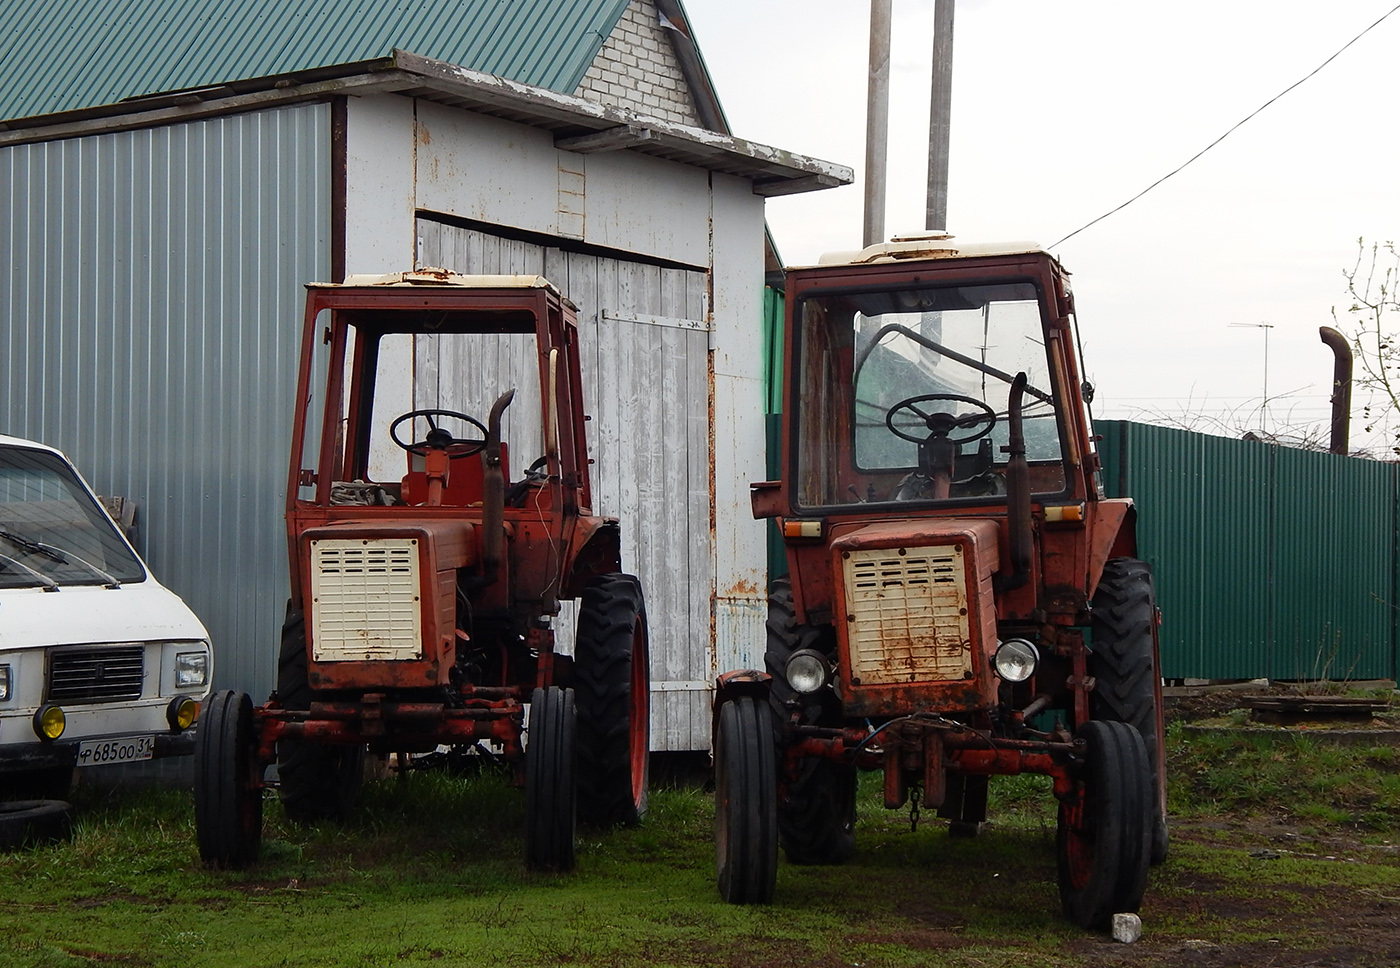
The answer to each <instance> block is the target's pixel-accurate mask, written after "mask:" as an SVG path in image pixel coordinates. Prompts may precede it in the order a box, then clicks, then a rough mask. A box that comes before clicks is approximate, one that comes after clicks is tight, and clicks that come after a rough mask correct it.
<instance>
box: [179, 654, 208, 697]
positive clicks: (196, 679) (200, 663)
mask: <svg viewBox="0 0 1400 968" xmlns="http://www.w3.org/2000/svg"><path fill="white" fill-rule="evenodd" d="M208 681H209V655H208V653H206V652H181V653H179V654H178V655H176V656H175V688H176V689H191V688H193V687H195V686H202V685H205V684H206V683H207V682H208Z"/></svg>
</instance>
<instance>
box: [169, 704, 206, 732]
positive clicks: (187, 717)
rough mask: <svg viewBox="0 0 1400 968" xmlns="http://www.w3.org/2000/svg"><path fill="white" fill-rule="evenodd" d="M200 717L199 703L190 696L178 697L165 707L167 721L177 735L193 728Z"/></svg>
mask: <svg viewBox="0 0 1400 968" xmlns="http://www.w3.org/2000/svg"><path fill="white" fill-rule="evenodd" d="M198 716H199V703H197V702H195V701H194V700H193V699H191V698H190V697H189V696H176V697H175V698H174V699H172V700H170V705H168V706H166V707H165V721H166V722H167V723H169V724H170V728H171V730H173V731H174V732H177V733H180V732H183V731H185V730H187V729H189V728H190V727H191V726H193V725H194V721H195V719H196V718H197V717H198Z"/></svg>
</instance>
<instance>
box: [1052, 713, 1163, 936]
mask: <svg viewBox="0 0 1400 968" xmlns="http://www.w3.org/2000/svg"><path fill="white" fill-rule="evenodd" d="M1078 738H1080V739H1083V740H1084V741H1085V744H1086V745H1085V751H1084V765H1083V770H1082V773H1081V775H1080V778H1079V779H1080V784H1079V793H1078V796H1077V797H1075V798H1074V799H1072V800H1069V801H1062V802H1061V803H1060V822H1059V830H1058V832H1057V835H1056V838H1055V841H1056V843H1055V846H1056V853H1057V854H1058V860H1059V884H1060V901H1061V902H1062V904H1063V905H1064V912H1065V916H1066V917H1067V918H1069V919H1070V920H1071V921H1073V922H1074V923H1075V924H1078V925H1079V926H1081V927H1084V928H1089V929H1091V930H1092V929H1101V928H1105V927H1107V926H1108V923H1109V921H1110V919H1111V918H1112V917H1113V915H1114V914H1117V913H1126V912H1131V911H1136V910H1137V909H1138V906H1139V905H1140V904H1141V903H1142V895H1143V892H1144V891H1145V890H1146V889H1147V868H1148V859H1149V856H1150V853H1151V830H1150V823H1149V818H1150V817H1151V810H1150V809H1149V807H1150V804H1151V797H1152V781H1151V777H1150V774H1149V773H1148V766H1147V750H1146V748H1145V747H1144V746H1143V743H1142V737H1141V736H1140V735H1139V734H1138V732H1137V730H1135V729H1133V728H1132V727H1131V726H1129V725H1128V724H1127V723H1120V722H1106V721H1102V720H1091V721H1089V722H1088V723H1085V724H1084V726H1083V728H1082V729H1080V730H1079V734H1078Z"/></svg>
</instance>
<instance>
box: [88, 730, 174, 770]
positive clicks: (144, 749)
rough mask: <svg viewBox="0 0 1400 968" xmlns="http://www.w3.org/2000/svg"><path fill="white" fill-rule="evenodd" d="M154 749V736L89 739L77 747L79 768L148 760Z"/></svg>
mask: <svg viewBox="0 0 1400 968" xmlns="http://www.w3.org/2000/svg"><path fill="white" fill-rule="evenodd" d="M155 749H156V738H155V737H154V736H126V737H123V738H121V739H90V740H85V741H83V742H82V743H80V744H79V745H78V765H79V766H109V765H111V764H113V763H134V762H135V761H137V760H149V759H150V758H151V754H152V753H154V752H155Z"/></svg>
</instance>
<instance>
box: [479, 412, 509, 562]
mask: <svg viewBox="0 0 1400 968" xmlns="http://www.w3.org/2000/svg"><path fill="white" fill-rule="evenodd" d="M514 399H515V391H514V390H507V391H506V392H505V393H503V394H501V395H500V396H499V397H497V398H496V402H495V403H494V404H492V405H491V415H490V416H489V417H487V418H486V449H485V450H484V451H483V452H482V455H481V460H482V473H481V530H482V535H481V580H482V584H483V586H484V585H490V584H493V583H494V582H495V581H496V575H497V574H498V573H499V571H500V567H501V547H502V545H503V544H504V542H505V518H506V476H505V472H504V471H502V470H501V414H503V413H505V410H506V407H508V406H510V402H511V401H512V400H514Z"/></svg>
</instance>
